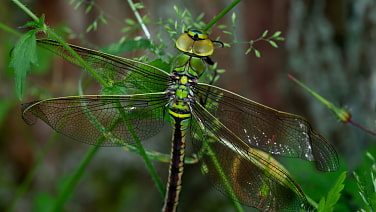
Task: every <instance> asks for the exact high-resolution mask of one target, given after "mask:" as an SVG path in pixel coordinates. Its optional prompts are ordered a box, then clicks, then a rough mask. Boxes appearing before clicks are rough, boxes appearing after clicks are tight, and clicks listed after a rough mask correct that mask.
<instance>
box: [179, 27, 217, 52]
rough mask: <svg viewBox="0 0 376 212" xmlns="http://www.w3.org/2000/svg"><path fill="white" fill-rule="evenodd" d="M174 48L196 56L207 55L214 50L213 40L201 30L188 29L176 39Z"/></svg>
mask: <svg viewBox="0 0 376 212" xmlns="http://www.w3.org/2000/svg"><path fill="white" fill-rule="evenodd" d="M176 48H178V49H179V50H180V51H182V52H184V53H186V54H189V55H190V56H196V57H208V56H210V55H212V54H213V52H214V45H213V41H212V40H210V39H209V36H208V34H207V33H206V32H205V31H203V30H198V29H190V30H188V31H187V32H185V33H184V34H182V35H180V37H179V38H178V39H177V40H176Z"/></svg>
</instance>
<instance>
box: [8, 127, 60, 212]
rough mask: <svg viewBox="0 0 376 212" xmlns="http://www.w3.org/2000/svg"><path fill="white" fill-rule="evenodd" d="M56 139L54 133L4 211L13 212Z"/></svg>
mask: <svg viewBox="0 0 376 212" xmlns="http://www.w3.org/2000/svg"><path fill="white" fill-rule="evenodd" d="M56 138H57V133H54V134H52V135H51V137H50V138H49V139H48V141H47V143H46V145H44V147H43V150H42V151H41V152H40V153H39V155H38V156H37V160H36V161H35V162H34V164H33V167H32V168H31V171H29V172H28V174H27V175H26V177H25V179H24V180H23V182H22V183H21V185H20V186H19V187H18V188H17V192H16V195H15V197H14V199H13V200H12V202H11V203H10V204H9V205H8V207H7V208H6V210H5V211H7V212H12V211H15V209H14V207H15V206H16V205H17V203H18V202H19V200H20V199H21V197H22V196H23V195H24V194H25V192H26V190H27V189H28V188H29V187H30V184H31V182H32V180H33V178H34V177H35V174H36V172H37V169H38V168H39V166H40V164H41V163H42V161H43V160H44V158H45V156H46V154H47V152H48V151H49V150H50V148H51V145H52V144H53V143H54V142H55V141H56Z"/></svg>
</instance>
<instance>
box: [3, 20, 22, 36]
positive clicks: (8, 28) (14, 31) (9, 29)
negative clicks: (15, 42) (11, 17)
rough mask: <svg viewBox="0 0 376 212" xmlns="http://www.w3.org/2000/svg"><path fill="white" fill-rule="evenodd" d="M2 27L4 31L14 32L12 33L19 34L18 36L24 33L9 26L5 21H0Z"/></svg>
mask: <svg viewBox="0 0 376 212" xmlns="http://www.w3.org/2000/svg"><path fill="white" fill-rule="evenodd" d="M0 29H3V30H4V31H6V32H9V33H12V34H14V35H17V36H21V35H22V33H19V32H17V31H16V30H14V29H12V28H10V27H8V26H7V25H5V24H3V23H0Z"/></svg>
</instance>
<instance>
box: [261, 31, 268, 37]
mask: <svg viewBox="0 0 376 212" xmlns="http://www.w3.org/2000/svg"><path fill="white" fill-rule="evenodd" d="M268 32H269V31H268V30H265V31H264V33H262V35H261V37H262V38H264V37H266V35H267V34H268Z"/></svg>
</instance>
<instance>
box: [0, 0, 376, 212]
mask: <svg viewBox="0 0 376 212" xmlns="http://www.w3.org/2000/svg"><path fill="white" fill-rule="evenodd" d="M71 3H72V4H74V5H75V6H74V7H75V8H76V9H78V8H80V7H85V13H86V14H89V13H91V12H92V11H93V10H99V11H100V12H99V15H98V16H97V18H95V19H94V21H93V22H92V23H90V24H89V25H88V26H87V28H86V32H87V33H90V32H93V31H96V30H98V28H99V25H100V24H108V23H109V22H110V21H109V19H108V17H109V15H108V14H106V12H104V10H101V8H100V7H98V6H97V4H95V2H94V1H83V0H80V1H77V0H76V1H74V0H72V1H71ZM134 6H135V7H136V8H137V9H142V8H144V6H143V5H142V4H140V3H138V4H135V5H134ZM146 9H147V8H146ZM173 11H174V13H175V15H176V18H174V19H172V18H171V19H168V20H160V21H158V22H155V23H153V22H152V21H151V20H150V18H149V17H148V15H144V16H142V17H140V19H137V20H133V19H131V18H127V19H125V20H123V22H124V23H125V25H124V27H123V28H122V29H121V31H122V33H123V37H122V38H121V39H120V40H119V41H118V42H117V43H113V44H111V45H109V46H108V47H107V48H105V49H103V51H105V52H109V53H111V54H117V53H124V52H128V51H145V52H147V54H146V55H143V56H141V57H139V58H138V59H139V60H141V61H148V60H149V59H150V58H153V59H155V58H156V59H155V60H152V61H151V62H150V64H152V65H156V66H158V67H160V68H162V69H164V70H168V69H169V65H168V64H169V63H170V62H171V60H172V59H173V57H174V54H171V53H169V51H168V48H169V46H171V43H173V41H174V39H175V38H176V36H177V34H180V33H181V32H183V31H185V30H187V29H188V28H203V27H205V22H204V21H203V19H204V17H205V14H204V13H201V14H199V15H197V16H195V15H192V13H191V12H190V11H189V10H187V9H180V8H179V7H178V6H175V7H173ZM192 23H193V24H192ZM231 23H232V26H230V27H228V26H226V25H224V24H221V25H217V26H215V27H216V28H217V29H219V30H221V31H222V33H223V34H226V35H230V36H233V41H232V42H231V43H230V42H229V43H225V46H226V47H229V46H231V45H232V44H235V43H244V42H242V41H238V39H237V37H236V34H235V33H234V30H235V27H236V25H237V16H236V13H233V15H232V17H231ZM142 25H144V26H147V27H157V28H158V27H159V28H160V29H163V30H159V31H158V30H156V31H155V33H149V34H150V37H149V38H148V37H147V34H148V33H147V30H145V29H143V31H142V32H144V33H143V34H144V36H141V37H140V36H134V35H135V34H136V33H137V32H139V29H140V28H141V26H142ZM24 27H33V28H34V29H32V30H30V31H28V32H26V33H25V34H23V35H21V36H20V38H19V40H18V42H17V43H16V45H15V47H14V49H13V51H12V60H11V62H10V66H11V67H13V68H14V70H15V72H14V76H15V82H16V94H17V96H18V98H19V99H22V98H23V96H25V93H24V91H25V86H26V87H27V86H28V85H27V83H28V80H27V78H26V75H27V74H29V73H30V65H37V64H38V60H37V57H36V55H37V53H36V46H35V34H36V32H39V31H46V30H48V29H47V28H46V26H45V24H44V17H43V16H41V17H40V18H37V19H34V22H30V23H28V24H26V25H24ZM228 28H230V29H228ZM164 31H167V34H168V36H165V33H164ZM48 34H49V35H54V32H53V31H48ZM72 37H78V36H76V35H72ZM216 40H220V38H219V37H218V38H217V39H216ZM283 40H284V38H283V37H281V32H280V31H276V32H274V33H272V34H271V35H270V33H269V31H268V30H265V31H264V32H263V33H262V35H261V36H260V37H259V38H257V39H254V40H251V41H248V42H246V43H248V45H249V48H248V49H247V50H246V51H245V53H246V54H249V53H251V52H253V53H254V55H255V56H256V57H261V53H260V51H259V50H258V49H257V48H255V46H254V45H255V43H257V42H260V41H265V42H267V43H268V44H270V45H271V46H273V47H278V44H277V42H278V41H283ZM42 59H43V58H42ZM215 70H216V72H214V74H211V75H209V76H208V78H207V80H208V81H210V82H211V83H214V82H216V81H217V80H218V79H219V74H220V73H223V70H222V69H218V70H217V69H215ZM210 77H211V78H210ZM25 84H26V85H25ZM30 86H33V85H30ZM32 89H33V88H32ZM32 89H30V90H32ZM26 90H27V93H26V95H30V93H31V92H30V90H29V89H26ZM119 90H120V91H121V90H122V88H121V86H117V85H115V86H113V87H110V86H107V87H105V88H104V89H103V90H102V91H101V92H103V93H107V94H111V93H117V92H118V91H119ZM1 105H2V106H3V107H0V110H1V111H8V110H9V106H5V105H3V104H1ZM0 114H6V112H4V113H0ZM0 117H1V116H0ZM1 120H5V119H0V121H1ZM373 155H375V154H374V153H367V156H368V157H367V158H368V159H367V160H368V162H367V163H364V166H363V167H361V168H358V169H357V170H356V171H355V172H354V173H353V178H351V177H347V178H346V175H345V172H343V173H342V174H341V175H340V176H338V179H337V183H336V184H335V185H334V186H333V187H332V189H331V190H330V192H329V193H328V194H327V196H326V197H325V198H324V197H322V198H321V200H320V202H319V204H318V206H319V207H318V210H319V211H333V210H335V209H337V208H343V207H346V206H347V205H346V204H345V203H344V202H345V201H344V200H343V199H344V198H345V197H344V195H343V193H344V192H348V191H349V192H350V195H351V197H354V198H355V199H356V205H357V206H359V208H361V210H362V211H374V209H375V207H376V203H375V199H376V197H375V193H376V181H375V160H374V159H373ZM84 161H85V159H83V160H82V163H84ZM370 161H371V162H370ZM81 168H82V167H81ZM83 168H84V167H83ZM77 173H78V175H79V177H82V173H81V174H80V173H79V172H77ZM34 174H35V173H34ZM61 178H62V179H65V178H67V176H62V177H61ZM65 180H66V179H65ZM311 180H312V179H311ZM352 184H356V187H355V188H354V186H353V185H352ZM326 186H328V187H329V183H328V185H326ZM62 187H64V186H62ZM67 188H68V191H66V192H62V193H60V194H64V195H68V196H66V197H64V198H65V200H66V198H68V197H69V196H70V195H72V194H73V192H74V189H73V188H72V187H69V186H68V187H67ZM62 190H63V189H62ZM25 192H26V191H25ZM58 192H61V191H60V189H59V191H58ZM346 194H347V195H349V193H346ZM308 195H310V194H309V193H308ZM21 196H22V195H21ZM56 199H57V197H55V195H53V193H52V192H45V191H39V192H38V195H36V197H35V199H34V201H35V203H34V208H35V211H49V210H50V209H51V207H53V203H54V201H56ZM65 200H64V201H65ZM47 203H49V204H47ZM14 204H17V203H14ZM14 204H13V206H14ZM11 207H12V206H10V207H9V208H8V209H9V210H10V211H11V210H12V209H11Z"/></svg>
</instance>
